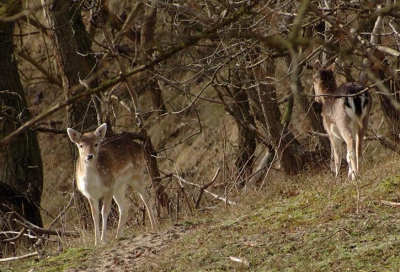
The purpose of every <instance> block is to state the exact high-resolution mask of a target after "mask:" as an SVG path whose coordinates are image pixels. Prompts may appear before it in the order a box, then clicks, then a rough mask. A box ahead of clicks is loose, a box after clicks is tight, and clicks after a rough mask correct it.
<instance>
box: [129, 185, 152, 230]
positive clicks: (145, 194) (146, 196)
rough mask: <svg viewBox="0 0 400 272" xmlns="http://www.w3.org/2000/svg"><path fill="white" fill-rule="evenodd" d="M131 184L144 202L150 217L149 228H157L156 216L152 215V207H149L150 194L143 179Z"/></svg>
mask: <svg viewBox="0 0 400 272" xmlns="http://www.w3.org/2000/svg"><path fill="white" fill-rule="evenodd" d="M132 186H133V188H134V189H135V190H136V191H137V192H138V193H139V195H140V197H141V198H142V200H143V202H144V204H145V205H146V209H147V213H148V215H149V218H150V223H151V228H152V229H153V230H157V229H158V224H157V221H156V218H155V216H154V213H153V209H152V208H151V201H150V200H151V199H150V195H149V193H148V192H147V190H146V187H145V183H144V181H142V182H141V183H134V184H133V185H132Z"/></svg>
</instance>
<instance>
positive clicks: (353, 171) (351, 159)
mask: <svg viewBox="0 0 400 272" xmlns="http://www.w3.org/2000/svg"><path fill="white" fill-rule="evenodd" d="M356 142H357V141H356V139H354V137H349V138H347V140H346V145H347V156H346V158H347V163H348V164H349V176H351V179H352V180H354V179H355V178H356V175H357V173H358V166H357V165H358V159H357V157H358V156H357V153H358V151H357V150H356V146H357V143H356Z"/></svg>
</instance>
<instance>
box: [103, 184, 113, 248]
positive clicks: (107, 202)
mask: <svg viewBox="0 0 400 272" xmlns="http://www.w3.org/2000/svg"><path fill="white" fill-rule="evenodd" d="M112 196H113V195H112V191H111V192H109V193H108V194H106V195H105V196H104V197H103V207H102V209H101V218H102V228H101V241H102V242H106V239H107V238H106V232H107V218H108V215H109V214H110V211H111V201H112Z"/></svg>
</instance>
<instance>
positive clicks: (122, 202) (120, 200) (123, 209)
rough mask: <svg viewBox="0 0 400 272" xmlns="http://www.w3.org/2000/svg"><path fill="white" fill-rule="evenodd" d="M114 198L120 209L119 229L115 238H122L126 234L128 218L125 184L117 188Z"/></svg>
mask: <svg viewBox="0 0 400 272" xmlns="http://www.w3.org/2000/svg"><path fill="white" fill-rule="evenodd" d="M114 200H115V202H117V205H118V211H119V220H118V229H117V235H116V237H115V238H120V237H122V236H123V235H124V230H125V225H126V220H127V218H128V203H127V202H126V197H125V186H120V187H119V188H118V189H116V190H115V192H114Z"/></svg>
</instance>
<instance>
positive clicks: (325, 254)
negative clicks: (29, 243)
mask: <svg viewBox="0 0 400 272" xmlns="http://www.w3.org/2000/svg"><path fill="white" fill-rule="evenodd" d="M371 148H372V147H371ZM379 150H380V149H379ZM373 151H374V155H372V154H369V155H368V154H367V156H366V162H365V166H366V167H365V171H364V174H363V176H362V177H361V178H360V179H359V180H357V181H349V180H347V179H346V177H345V176H343V177H342V178H341V180H335V179H334V178H332V177H331V176H330V174H329V173H326V172H325V173H320V174H316V175H311V174H302V175H299V176H297V177H295V178H291V179H285V180H283V179H281V180H275V181H273V182H270V183H269V184H268V185H267V186H266V187H265V188H262V189H261V190H259V191H247V192H242V193H241V195H238V196H237V197H236V199H235V201H237V204H236V205H231V206H225V205H223V204H222V203H214V205H213V206H212V207H211V206H210V207H208V209H203V210H200V211H198V212H196V214H194V215H191V216H187V217H185V218H182V219H181V220H179V221H178V222H176V223H172V222H166V221H164V222H163V226H162V228H161V230H160V231H159V232H157V233H146V234H143V229H136V230H135V232H136V233H138V232H141V233H142V234H141V235H132V233H129V234H127V237H126V239H124V240H120V241H113V242H111V243H110V244H108V245H104V246H100V247H98V248H93V247H91V246H84V247H82V246H81V245H77V244H75V246H71V247H70V248H69V249H65V250H64V251H63V252H62V253H61V254H58V255H57V256H54V257H49V258H46V259H44V260H42V261H40V262H37V263H32V262H31V261H24V262H21V263H19V264H16V263H15V264H14V263H12V264H11V267H12V268H13V269H14V270H18V269H23V270H24V271H27V270H29V269H31V268H34V270H32V271H234V270H236V271H244V270H250V271H335V270H338V271H346V270H347V271H382V270H385V271H397V270H398V267H400V256H399V255H398V253H397V248H398V247H399V246H400V239H399V233H400V224H399V223H400V219H399V217H398V212H397V209H396V208H395V207H391V206H388V205H384V204H382V202H381V200H389V201H400V190H399V186H400V178H399V177H398V174H397V172H398V171H397V169H398V168H399V162H398V156H397V155H396V156H393V153H388V152H386V151H385V150H380V152H376V150H373ZM130 231H131V230H130ZM87 235H90V234H87ZM89 240H90V239H89ZM71 244H73V242H71ZM89 244H90V243H89ZM21 265H22V266H21ZM2 271H8V270H4V268H2Z"/></svg>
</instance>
